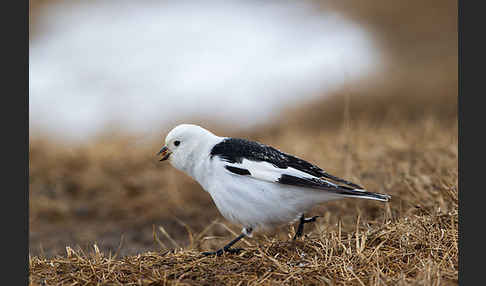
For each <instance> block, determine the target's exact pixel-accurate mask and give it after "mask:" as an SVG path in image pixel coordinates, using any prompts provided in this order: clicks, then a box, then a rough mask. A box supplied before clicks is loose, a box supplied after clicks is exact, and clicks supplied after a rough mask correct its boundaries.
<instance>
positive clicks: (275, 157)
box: [210, 138, 363, 189]
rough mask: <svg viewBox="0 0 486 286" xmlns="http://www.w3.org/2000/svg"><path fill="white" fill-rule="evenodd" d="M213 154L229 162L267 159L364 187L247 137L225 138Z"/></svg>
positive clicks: (350, 185)
mask: <svg viewBox="0 0 486 286" xmlns="http://www.w3.org/2000/svg"><path fill="white" fill-rule="evenodd" d="M213 156H218V157H220V158H221V159H223V160H225V161H226V162H229V163H242V162H243V159H247V160H250V161H256V162H261V161H265V162H268V163H271V164H272V165H274V166H275V167H277V168H280V169H286V168H288V167H291V168H294V169H297V170H299V171H301V172H304V173H307V174H309V175H312V176H315V177H317V178H326V179H331V180H333V181H335V182H337V183H342V184H345V185H348V186H349V187H352V188H354V189H363V188H362V187H361V186H359V185H357V184H354V183H352V182H349V181H346V180H343V179H341V178H338V177H335V176H333V175H331V174H328V173H326V172H325V171H324V170H322V169H321V168H319V167H317V166H316V165H313V164H311V163H309V162H307V161H305V160H302V159H300V158H297V157H295V156H292V155H290V154H287V153H284V152H282V151H279V150H277V149H275V148H273V147H271V146H268V145H265V144H262V143H259V142H254V141H250V140H246V139H240V138H227V139H224V140H223V141H221V142H220V143H218V144H216V145H215V146H214V147H213V148H212V150H211V153H210V157H211V158H212V157H213ZM324 182H325V181H324Z"/></svg>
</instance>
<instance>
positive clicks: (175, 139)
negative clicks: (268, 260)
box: [157, 124, 391, 256]
mask: <svg viewBox="0 0 486 286" xmlns="http://www.w3.org/2000/svg"><path fill="white" fill-rule="evenodd" d="M157 155H158V156H161V157H159V158H160V160H159V161H165V160H169V162H170V164H171V165H172V166H173V167H174V168H176V169H178V170H180V171H182V172H184V173H186V174H187V175H189V176H190V177H192V178H193V179H194V180H195V181H197V182H198V183H199V184H200V186H201V187H202V188H203V189H204V190H205V191H206V192H208V193H209V194H210V196H211V198H212V200H213V202H214V204H215V205H216V207H217V209H218V210H219V212H220V213H221V215H222V216H223V217H224V218H226V219H227V220H229V221H231V222H232V223H234V224H237V225H240V226H242V231H241V234H240V235H239V236H237V237H236V238H235V239H233V240H232V241H230V242H229V243H227V244H226V245H225V246H223V247H222V248H220V249H218V250H216V251H208V252H203V253H202V254H204V255H217V256H220V255H222V254H223V253H230V254H231V253H239V252H240V251H241V250H242V249H241V248H232V246H233V245H234V244H235V243H236V242H238V241H239V240H241V239H242V238H244V237H252V234H253V232H257V231H262V230H266V229H270V228H273V227H276V226H279V225H284V224H289V223H294V222H296V221H299V225H298V227H297V230H296V233H295V235H294V237H293V239H294V240H295V239H297V238H299V237H301V236H302V235H303V227H304V224H306V223H310V222H314V221H316V218H318V217H319V216H314V217H311V218H306V217H305V215H304V214H305V213H306V212H308V211H309V210H310V209H311V208H312V207H314V206H315V205H317V204H320V203H323V202H326V201H330V200H336V199H342V198H348V197H350V198H360V199H370V200H377V201H383V202H387V201H389V200H390V199H391V196H390V195H387V194H380V193H374V192H369V191H367V190H365V189H364V188H363V187H361V186H360V185H358V184H356V183H352V182H349V181H347V180H344V179H341V178H339V177H336V176H333V175H331V174H329V173H327V172H326V171H324V170H323V169H321V168H320V167H318V166H316V165H314V164H312V163H309V162H308V161H305V160H303V159H300V158H299V157H297V156H294V155H291V154H287V153H284V152H282V151H280V150H278V149H276V148H274V147H272V146H269V145H266V144H263V143H259V142H256V141H251V140H248V139H244V138H233V137H220V136H217V135H215V134H213V133H212V132H211V131H209V130H206V129H205V128H203V127H201V126H198V125H194V124H180V125H177V126H176V127H174V128H173V129H172V130H170V131H169V133H168V134H167V136H166V138H165V143H164V145H163V147H162V149H160V151H159V152H158V153H157Z"/></svg>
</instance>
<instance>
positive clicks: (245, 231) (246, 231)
mask: <svg viewBox="0 0 486 286" xmlns="http://www.w3.org/2000/svg"><path fill="white" fill-rule="evenodd" d="M251 232H252V229H251V228H244V229H243V232H242V233H241V234H240V235H238V236H237V237H236V238H235V239H233V240H232V241H230V242H229V243H228V244H226V245H225V246H224V247H223V248H220V249H218V250H216V251H208V252H203V253H202V254H203V255H205V256H208V255H215V254H216V256H221V255H222V254H223V253H224V252H227V253H230V254H235V253H239V252H240V251H242V250H243V248H230V247H231V246H233V244H235V243H237V242H238V241H240V240H241V239H242V238H244V237H245V236H249V235H250V234H251Z"/></svg>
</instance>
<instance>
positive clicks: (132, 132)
mask: <svg viewBox="0 0 486 286" xmlns="http://www.w3.org/2000/svg"><path fill="white" fill-rule="evenodd" d="M29 38H30V47H29V132H30V179H29V180H30V202H29V206H30V233H29V236H30V251H31V254H34V255H47V256H50V255H55V254H61V253H64V251H65V246H66V245H79V246H80V247H81V248H89V247H90V245H91V244H92V243H93V242H95V241H96V242H97V243H98V244H100V245H102V247H104V248H105V249H108V250H110V251H119V253H120V254H122V255H125V254H133V253H137V252H140V251H143V250H153V249H158V248H160V247H163V246H161V245H165V246H171V247H172V246H174V243H175V245H183V246H185V245H188V243H191V244H192V243H194V242H193V237H192V236H191V235H192V234H194V235H195V233H199V235H200V237H203V235H205V234H211V235H213V236H215V237H216V236H224V235H228V233H227V232H226V230H225V228H224V227H219V228H218V226H214V227H213V228H212V229H210V230H207V229H206V230H205V226H208V225H211V222H213V221H214V219H217V218H219V219H220V221H221V222H224V220H222V219H221V217H220V216H219V214H218V212H217V210H216V209H215V207H214V205H213V204H212V202H211V200H210V198H209V196H208V195H207V194H206V193H204V192H203V191H202V190H200V188H199V187H198V186H197V184H196V183H194V182H192V181H191V180H190V179H189V178H187V177H185V176H184V175H182V174H179V173H177V172H176V171H174V170H172V169H171V168H170V166H168V165H161V164H159V162H158V161H157V158H156V157H155V156H154V154H155V152H157V151H158V149H160V146H161V145H162V143H163V139H164V138H165V135H166V134H167V132H168V131H169V130H170V129H171V128H172V127H173V126H175V125H176V124H178V123H183V122H185V123H189V122H192V123H196V124H201V125H203V126H204V127H206V128H208V129H210V130H214V131H215V133H216V134H220V135H227V136H238V137H247V138H251V139H259V140H261V141H264V142H265V143H268V144H273V145H274V146H276V147H279V148H280V149H282V150H284V151H286V152H291V153H296V154H298V155H301V157H304V158H306V159H308V160H310V161H311V162H314V163H322V165H323V167H326V166H330V170H333V171H335V173H336V175H339V176H348V178H350V179H353V176H355V177H354V179H355V180H358V181H359V180H364V177H366V176H364V175H363V172H360V170H361V169H359V167H356V166H354V167H353V165H352V164H350V163H349V162H350V160H351V159H350V158H353V157H352V156H351V155H349V154H351V152H352V151H351V149H353V148H356V145H355V144H357V143H356V141H353V139H350V138H354V137H352V136H353V135H352V134H353V132H354V131H353V130H355V128H354V127H357V126H361V127H362V126H367V127H366V128H365V129H366V130H365V131H363V132H364V133H360V134H369V135H371V133H372V132H374V131H376V130H378V129H379V127H380V126H381V127H383V126H385V127H387V128H388V127H389V128H391V130H393V128H397V126H398V125H400V124H398V123H397V124H398V125H387V124H392V123H393V122H395V123H396V122H402V123H403V124H401V125H400V126H401V127H402V129H401V130H402V131H400V132H401V133H400V134H406V133H407V132H408V128H416V127H417V126H419V127H420V126H422V127H423V128H421V129H420V130H418V131H417V130H416V132H418V133H416V134H421V135H420V136H422V137H423V135H424V130H429V129H430V126H429V127H427V126H426V125H422V124H421V123H423V122H422V121H421V120H426V119H427V120H429V121H430V118H434V119H433V122H436V123H434V124H433V125H431V126H438V125H440V124H439V122H442V123H445V124H446V125H447V127H444V128H448V129H447V130H448V132H449V133H450V134H449V133H447V134H448V136H449V137H450V138H449V137H448V138H449V139H445V140H446V141H447V142H452V143H451V144H452V145H453V146H454V144H456V146H457V143H456V141H455V140H456V139H457V127H455V126H456V125H454V122H455V121H456V120H457V117H456V116H457V103H456V101H457V85H458V83H457V78H458V74H457V70H458V65H457V61H458V57H457V51H458V50H457V45H458V43H457V38H458V36H457V1H439V0H429V1H418V0H412V1H398V2H397V1H385V0H373V1H358V2H357V1H343V0H332V1H204V2H201V1H148V0H143V1H142V0H141V1H108V0H97V1H86V0H84V1H58V0H30V15H29ZM394 120H395V121H394ZM429 121H427V122H429ZM363 122H366V124H365V125H362V124H364V123H363ZM360 124H361V125H360ZM363 128H364V127H363ZM427 128H429V129H427ZM441 128H442V127H441ZM454 128H456V129H454ZM397 129H399V128H397ZM390 132H392V131H390ZM387 134H388V135H387V136H390V137H386V138H396V136H395V135H396V134H394V133H393V132H392V133H387ZM404 136H405V135H404ZM451 138H452V139H451ZM313 140H314V141H313ZM403 140H404V141H403V142H402V143H403V144H405V145H407V146H409V145H408V144H410V146H412V145H413V146H415V147H414V148H420V146H418V145H420V144H418V143H417V141H414V140H415V139H413V140H412V139H410V140H412V141H413V142H412V141H407V139H406V138H405V139H403ZM417 140H418V139H417ZM296 141H299V144H295V142H296ZM303 141H305V142H307V143H303ZM292 142H294V143H292ZM323 142H331V143H323ZM332 142H333V143H332ZM323 144H334V145H329V146H328V147H326V146H323ZM370 144H371V143H370ZM373 144H375V145H376V144H378V143H376V142H375V143H373ZM375 145H373V146H375ZM343 146H344V147H343ZM394 146H395V145H394ZM417 146H418V147H417ZM316 148H317V149H319V148H322V149H323V150H325V149H326V148H327V149H329V148H330V149H329V150H328V151H332V152H336V153H335V154H341V153H342V154H347V156H348V157H339V156H338V155H335V156H334V157H333V155H329V154H328V155H326V154H325V153H324V151H322V152H320V151H319V152H311V151H310V150H309V149H311V150H312V149H314V150H315V149H316ZM342 148H344V149H342ZM362 148H363V152H366V151H365V150H369V146H362ZM414 150H415V149H414ZM356 152H358V153H357V154H358V155H356V156H358V157H359V156H360V155H359V154H362V153H359V151H356ZM451 152H453V151H451ZM333 154H334V153H333ZM375 155H376V156H377V157H374V158H372V159H376V158H381V156H383V154H382V153H377V154H375ZM336 156H337V157H336ZM354 159H356V158H354ZM354 159H353V160H354ZM358 159H359V158H358ZM409 159H410V158H409ZM451 166H453V165H451ZM353 168H358V169H356V172H354V171H353ZM384 176H385V175H384ZM374 179H375V181H376V178H374ZM377 191H378V190H377ZM361 206H363V209H366V208H364V207H365V206H368V205H366V204H365V203H363V205H361ZM345 207H346V204H345V203H341V204H335V205H334V209H335V210H337V211H339V210H340V209H343V208H345ZM201 210H204V215H202V216H201ZM353 215H354V216H355V215H356V213H354V214H352V215H351V216H353ZM372 217H373V216H372V215H370V219H371V218H372ZM333 222H335V221H332V219H329V220H328V221H327V223H329V225H331V224H332V223H333ZM161 227H162V229H163V230H164V231H165V233H164V231H162V230H161ZM231 227H233V226H231ZM234 229H235V230H237V229H238V228H234ZM204 231H205V232H204ZM189 234H191V235H189ZM158 236H160V237H158ZM216 244H217V243H216ZM198 247H199V246H198ZM204 247H206V246H204Z"/></svg>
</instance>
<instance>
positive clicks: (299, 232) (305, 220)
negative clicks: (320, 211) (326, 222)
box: [292, 215, 320, 240]
mask: <svg viewBox="0 0 486 286" xmlns="http://www.w3.org/2000/svg"><path fill="white" fill-rule="evenodd" d="M318 217H320V216H318V215H316V216H313V217H311V218H304V216H302V217H301V218H300V223H299V226H298V227H297V231H296V232H295V235H294V238H293V239H292V240H296V239H297V238H298V237H301V236H302V235H303V234H304V224H306V223H309V222H315V221H316V219H317V218H318Z"/></svg>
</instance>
